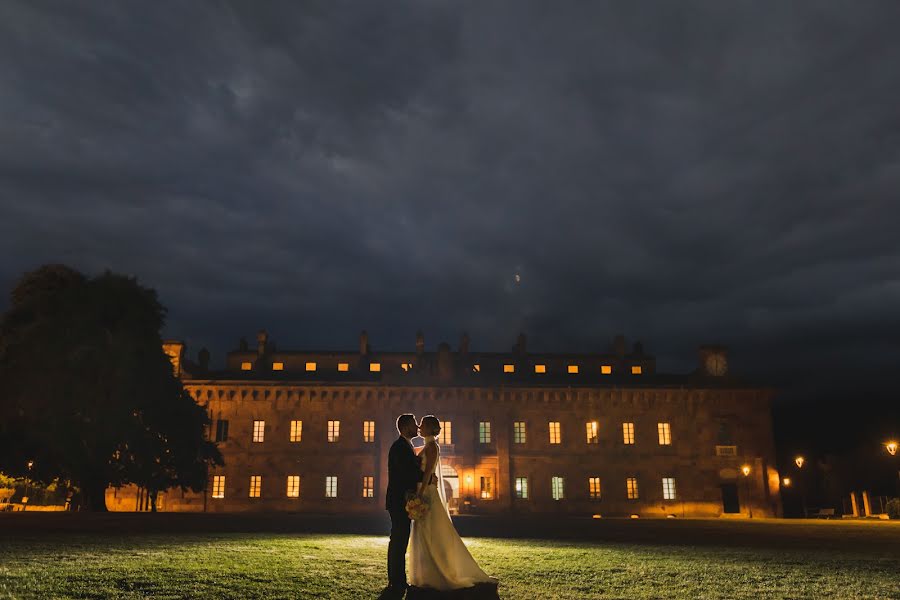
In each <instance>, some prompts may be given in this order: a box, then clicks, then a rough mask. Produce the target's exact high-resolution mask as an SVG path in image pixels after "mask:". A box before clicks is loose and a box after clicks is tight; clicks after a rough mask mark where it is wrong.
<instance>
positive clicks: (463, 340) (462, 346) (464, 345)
mask: <svg viewBox="0 0 900 600" xmlns="http://www.w3.org/2000/svg"><path fill="white" fill-rule="evenodd" d="M459 353H460V354H463V355H465V354H468V353H469V334H468V333H466V332H465V331H464V332H463V334H462V336H460V338H459Z"/></svg>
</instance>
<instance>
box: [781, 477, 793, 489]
mask: <svg viewBox="0 0 900 600" xmlns="http://www.w3.org/2000/svg"><path fill="white" fill-rule="evenodd" d="M781 484H782V485H783V486H784V487H791V478H790V477H785V478H784V479H782V480H781Z"/></svg>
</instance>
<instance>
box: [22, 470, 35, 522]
mask: <svg viewBox="0 0 900 600" xmlns="http://www.w3.org/2000/svg"><path fill="white" fill-rule="evenodd" d="M27 466H28V475H26V476H25V493H24V494H22V510H23V511H24V510H25V509H27V508H28V484H29V482H30V481H31V467H33V466H34V461H33V460H29V461H28V463H27Z"/></svg>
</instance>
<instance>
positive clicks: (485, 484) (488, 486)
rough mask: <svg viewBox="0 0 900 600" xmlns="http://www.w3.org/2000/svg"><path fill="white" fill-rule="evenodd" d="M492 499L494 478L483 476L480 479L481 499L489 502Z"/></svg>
mask: <svg viewBox="0 0 900 600" xmlns="http://www.w3.org/2000/svg"><path fill="white" fill-rule="evenodd" d="M493 497H494V478H493V477H491V476H489V475H488V476H485V477H482V478H481V498H482V499H483V500H490V499H491V498H493Z"/></svg>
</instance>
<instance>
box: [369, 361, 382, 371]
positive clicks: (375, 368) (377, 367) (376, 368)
mask: <svg viewBox="0 0 900 600" xmlns="http://www.w3.org/2000/svg"><path fill="white" fill-rule="evenodd" d="M369 371H371V372H372V373H378V372H380V371H381V363H369Z"/></svg>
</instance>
